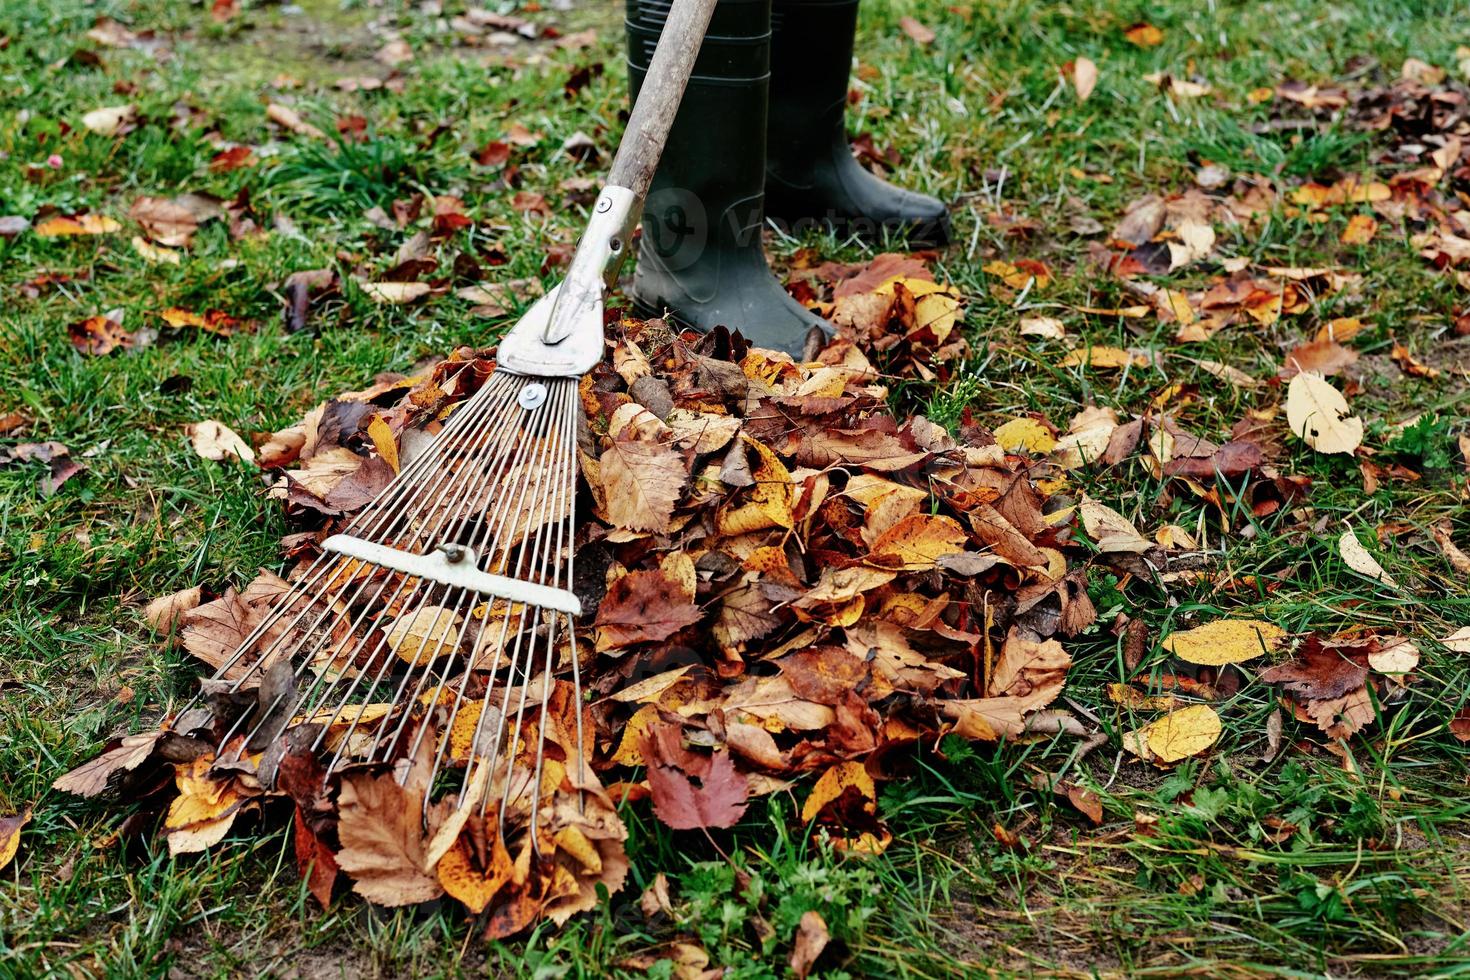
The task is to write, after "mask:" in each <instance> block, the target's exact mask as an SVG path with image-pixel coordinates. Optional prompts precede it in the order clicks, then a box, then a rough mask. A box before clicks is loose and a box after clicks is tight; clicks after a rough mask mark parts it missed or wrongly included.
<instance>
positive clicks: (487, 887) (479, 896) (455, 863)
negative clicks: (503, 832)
mask: <svg viewBox="0 0 1470 980" xmlns="http://www.w3.org/2000/svg"><path fill="white" fill-rule="evenodd" d="M492 829H493V828H492ZM492 837H493V839H492V840H491V842H490V847H489V852H490V853H489V858H490V867H488V868H483V869H482V868H480V867H479V866H478V862H476V861H475V860H474V859H473V857H472V855H471V853H470V848H469V847H468V846H467V845H466V844H465V838H464V837H463V836H461V837H460V838H459V839H457V840H456V841H455V842H454V846H453V847H451V848H449V850H447V851H445V852H444V856H443V857H441V858H440V859H439V863H438V865H436V866H435V868H434V874H435V876H436V877H437V878H438V879H439V884H440V885H442V886H443V888H444V890H445V891H446V892H448V893H449V894H450V895H453V896H454V897H455V898H457V899H459V900H460V901H461V902H463V903H464V904H465V907H466V908H468V909H469V910H470V911H471V912H473V913H474V914H476V915H479V914H480V913H481V912H483V911H485V907H486V906H487V905H489V904H490V901H491V899H493V898H494V897H495V895H496V894H497V893H498V892H499V891H500V889H501V888H503V887H505V885H506V883H507V882H509V881H510V880H511V878H512V876H513V874H514V870H515V869H514V864H513V862H512V861H511V859H510V854H509V853H507V851H506V850H505V844H504V843H502V842H501V839H500V835H499V834H493V835H492Z"/></svg>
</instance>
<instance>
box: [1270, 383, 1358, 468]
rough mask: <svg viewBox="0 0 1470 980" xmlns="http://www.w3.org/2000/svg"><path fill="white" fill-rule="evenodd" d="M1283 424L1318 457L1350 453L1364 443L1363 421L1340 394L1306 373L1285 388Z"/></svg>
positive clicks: (1330, 386)
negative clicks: (1313, 450) (1353, 412)
mask: <svg viewBox="0 0 1470 980" xmlns="http://www.w3.org/2000/svg"><path fill="white" fill-rule="evenodd" d="M1286 422H1287V425H1288V426H1289V427H1290V428H1291V431H1292V433H1293V434H1294V435H1296V436H1297V437H1298V438H1300V439H1301V440H1302V441H1303V442H1305V443H1306V444H1307V445H1308V446H1310V447H1311V448H1313V449H1315V450H1316V451H1317V452H1319V453H1329V454H1331V453H1351V452H1353V451H1354V450H1356V449H1357V448H1358V446H1359V445H1361V444H1362V442H1363V420H1362V419H1360V418H1358V417H1357V416H1356V415H1353V414H1352V410H1351V409H1350V408H1348V403H1347V399H1345V398H1343V397H1342V392H1340V391H1338V390H1337V389H1336V388H1334V387H1332V385H1330V384H1328V383H1327V382H1326V381H1325V380H1324V379H1323V378H1322V376H1321V375H1318V374H1313V373H1311V372H1309V371H1303V372H1302V373H1300V374H1298V375H1296V376H1295V377H1293V378H1292V379H1291V384H1290V385H1288V386H1287V389H1286Z"/></svg>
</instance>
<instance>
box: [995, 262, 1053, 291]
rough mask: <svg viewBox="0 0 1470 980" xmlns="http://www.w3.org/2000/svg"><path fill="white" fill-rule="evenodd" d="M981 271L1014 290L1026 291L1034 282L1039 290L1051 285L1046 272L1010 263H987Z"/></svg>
mask: <svg viewBox="0 0 1470 980" xmlns="http://www.w3.org/2000/svg"><path fill="white" fill-rule="evenodd" d="M981 271H982V272H984V273H986V274H987V275H992V276H995V277H996V278H998V279H999V280H1000V281H1001V282H1003V283H1005V284H1006V285H1007V286H1010V287H1011V288H1012V289H1025V288H1026V287H1027V286H1028V285H1031V284H1032V283H1033V282H1034V283H1035V284H1036V288H1037V289H1045V288H1046V287H1047V286H1048V285H1050V284H1051V277H1050V276H1049V275H1047V274H1046V273H1045V272H1042V271H1039V270H1037V269H1028V268H1022V267H1020V266H1015V265H1012V264H1011V263H1009V262H1002V261H1001V260H1000V259H995V260H993V261H991V262H987V263H986V264H985V265H983V266H981Z"/></svg>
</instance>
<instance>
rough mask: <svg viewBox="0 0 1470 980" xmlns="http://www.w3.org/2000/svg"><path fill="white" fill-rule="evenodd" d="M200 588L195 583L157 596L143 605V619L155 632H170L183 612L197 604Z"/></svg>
mask: <svg viewBox="0 0 1470 980" xmlns="http://www.w3.org/2000/svg"><path fill="white" fill-rule="evenodd" d="M200 601H201V590H200V588H199V586H197V585H195V586H192V587H190V588H187V589H180V590H179V591H178V592H174V593H171V594H169V595H164V596H159V597H158V598H157V599H154V600H153V601H152V602H150V603H148V605H146V606H144V607H143V619H144V620H146V621H147V623H148V625H149V626H151V627H152V628H153V630H154V632H156V633H172V632H173V629H174V627H175V626H176V625H178V623H179V622H180V620H182V619H183V618H184V613H186V612H188V611H189V610H191V609H195V608H197V607H198V606H199V603H200Z"/></svg>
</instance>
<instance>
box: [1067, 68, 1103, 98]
mask: <svg viewBox="0 0 1470 980" xmlns="http://www.w3.org/2000/svg"><path fill="white" fill-rule="evenodd" d="M1071 74H1072V88H1073V89H1074V90H1075V91H1076V92H1077V101H1078V102H1086V101H1087V98H1088V96H1090V95H1092V90H1093V89H1094V88H1096V87H1097V64H1096V63H1095V62H1094V61H1093V60H1092V59H1091V58H1086V57H1078V58H1077V59H1076V60H1074V61H1073V62H1072V72H1071Z"/></svg>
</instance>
